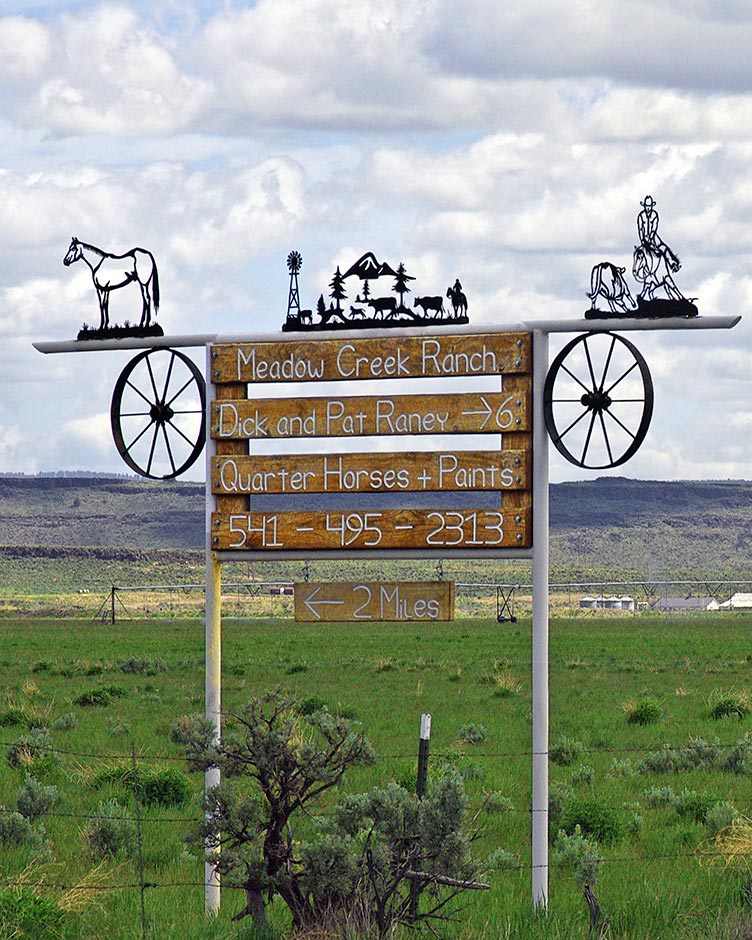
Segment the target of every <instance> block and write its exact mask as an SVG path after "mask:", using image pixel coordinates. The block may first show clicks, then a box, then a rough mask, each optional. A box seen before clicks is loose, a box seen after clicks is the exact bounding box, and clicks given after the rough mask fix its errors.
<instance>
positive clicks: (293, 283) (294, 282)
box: [287, 251, 303, 320]
mask: <svg viewBox="0 0 752 940" xmlns="http://www.w3.org/2000/svg"><path fill="white" fill-rule="evenodd" d="M302 264H303V256H302V255H301V254H300V252H299V251H291V252H290V254H289V255H288V256H287V270H288V271H289V272H290V292H289V294H288V295H287V319H288V320H291V319H299V318H300V292H299V290H298V272H299V271H300V268H301V266H302Z"/></svg>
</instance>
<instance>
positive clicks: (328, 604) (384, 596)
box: [295, 581, 454, 623]
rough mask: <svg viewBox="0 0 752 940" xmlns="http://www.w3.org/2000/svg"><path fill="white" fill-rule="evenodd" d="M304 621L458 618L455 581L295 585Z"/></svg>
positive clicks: (297, 610)
mask: <svg viewBox="0 0 752 940" xmlns="http://www.w3.org/2000/svg"><path fill="white" fill-rule="evenodd" d="M295 620H296V621H298V622H303V623H336V622H342V621H353V622H355V621H363V620H371V621H374V622H386V621H400V622H407V621H425V620H454V582H453V581H405V582H398V581H338V582H331V583H327V582H323V581H322V582H319V583H316V584H313V583H309V582H307V581H306V582H303V583H301V584H296V585H295Z"/></svg>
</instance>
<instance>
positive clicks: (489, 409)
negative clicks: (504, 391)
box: [462, 395, 511, 431]
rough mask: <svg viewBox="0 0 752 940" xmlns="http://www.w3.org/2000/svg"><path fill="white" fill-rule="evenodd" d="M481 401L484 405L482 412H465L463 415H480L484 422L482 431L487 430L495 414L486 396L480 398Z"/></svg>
mask: <svg viewBox="0 0 752 940" xmlns="http://www.w3.org/2000/svg"><path fill="white" fill-rule="evenodd" d="M510 399H511V396H510ZM480 401H481V404H482V405H483V410H482V411H463V412H462V414H463V415H467V416H468V417H470V416H471V415H480V416H481V417H482V419H483V420H482V421H481V422H480V425H479V428H478V429H479V430H480V431H482V430H483V428H485V426H486V425H487V424H488V419H489V418H490V417H491V415H492V414H493V408H492V407H491V406H490V405H489V404H488V402H487V401H486V397H485V395H481V396H480ZM501 410H502V408H501V407H499V411H501ZM497 423H498V419H497Z"/></svg>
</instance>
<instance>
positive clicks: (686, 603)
mask: <svg viewBox="0 0 752 940" xmlns="http://www.w3.org/2000/svg"><path fill="white" fill-rule="evenodd" d="M720 606H721V605H720V604H719V603H718V601H717V600H716V598H715V597H710V596H708V597H659V598H658V600H657V601H656V602H655V603H654V604H651V607H650V609H651V610H718V609H719V607H720Z"/></svg>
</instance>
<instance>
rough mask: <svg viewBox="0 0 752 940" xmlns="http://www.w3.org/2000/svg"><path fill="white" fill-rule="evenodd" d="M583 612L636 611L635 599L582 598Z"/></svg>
mask: <svg viewBox="0 0 752 940" xmlns="http://www.w3.org/2000/svg"><path fill="white" fill-rule="evenodd" d="M580 607H581V608H582V609H583V610H634V609H635V602H634V598H633V597H581V598H580Z"/></svg>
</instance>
